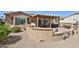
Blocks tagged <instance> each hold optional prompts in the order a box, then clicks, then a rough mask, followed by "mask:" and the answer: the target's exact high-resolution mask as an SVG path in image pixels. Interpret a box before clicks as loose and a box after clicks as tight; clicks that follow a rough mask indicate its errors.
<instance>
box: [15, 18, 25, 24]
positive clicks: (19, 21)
mask: <svg viewBox="0 0 79 59" xmlns="http://www.w3.org/2000/svg"><path fill="white" fill-rule="evenodd" d="M25 23H26V19H25V18H21V17H15V25H24V24H25Z"/></svg>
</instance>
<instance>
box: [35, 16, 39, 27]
mask: <svg viewBox="0 0 79 59" xmlns="http://www.w3.org/2000/svg"><path fill="white" fill-rule="evenodd" d="M38 20H39V18H38V17H37V25H36V26H37V27H38Z"/></svg>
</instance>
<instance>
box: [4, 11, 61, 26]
mask: <svg viewBox="0 0 79 59" xmlns="http://www.w3.org/2000/svg"><path fill="white" fill-rule="evenodd" d="M59 20H60V19H59V16H49V15H39V14H31V13H25V12H22V11H18V12H7V13H5V24H9V25H14V26H17V25H25V24H26V23H27V24H31V23H35V25H36V26H37V27H58V25H59Z"/></svg>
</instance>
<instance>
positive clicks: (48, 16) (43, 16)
mask: <svg viewBox="0 0 79 59" xmlns="http://www.w3.org/2000/svg"><path fill="white" fill-rule="evenodd" d="M36 17H38V18H59V16H50V15H39V14H36V15H32V16H29V18H36Z"/></svg>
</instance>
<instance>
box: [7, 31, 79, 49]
mask: <svg viewBox="0 0 79 59" xmlns="http://www.w3.org/2000/svg"><path fill="white" fill-rule="evenodd" d="M11 35H15V36H18V35H21V36H22V39H21V40H19V41H17V42H16V43H14V44H10V45H8V48H78V47H79V35H78V34H75V35H74V36H72V37H70V38H67V39H66V40H60V41H54V42H52V41H49V42H35V41H34V40H31V39H28V38H27V36H26V31H24V32H20V33H12V34H11ZM60 38H61V37H60Z"/></svg>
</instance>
